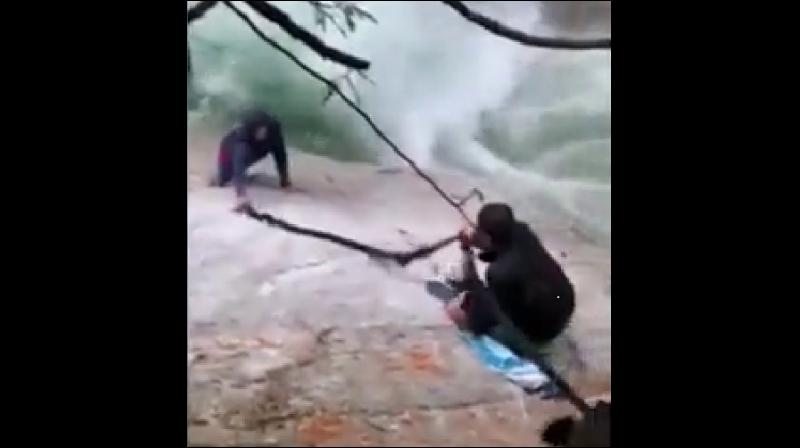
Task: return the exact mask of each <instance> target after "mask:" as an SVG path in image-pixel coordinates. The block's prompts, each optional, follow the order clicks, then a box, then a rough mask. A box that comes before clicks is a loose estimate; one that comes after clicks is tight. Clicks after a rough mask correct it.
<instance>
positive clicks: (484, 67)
mask: <svg viewBox="0 0 800 448" xmlns="http://www.w3.org/2000/svg"><path fill="white" fill-rule="evenodd" d="M274 3H275V4H276V5H277V6H278V7H280V8H281V9H283V10H284V11H286V12H287V13H289V14H290V15H291V16H292V18H293V19H294V20H295V21H297V22H298V23H300V24H301V25H303V26H304V27H306V28H307V29H309V30H312V31H314V32H315V33H316V34H318V35H320V36H321V37H323V38H324V40H325V41H326V42H327V43H328V44H330V45H332V46H335V47H337V48H340V49H342V50H344V51H347V52H349V53H352V54H355V55H357V56H360V57H363V58H365V59H368V60H370V61H371V62H372V66H371V68H370V69H369V71H368V75H369V77H370V78H371V79H372V80H373V81H374V82H375V85H372V84H370V83H369V82H366V81H365V80H363V79H361V78H359V77H357V76H354V77H353V80H354V82H355V83H356V86H357V88H358V92H359V96H360V99H361V105H362V108H363V109H364V110H365V111H367V113H369V114H370V115H372V116H373V118H374V119H375V121H376V123H377V124H378V126H379V127H381V128H382V129H383V130H384V131H385V132H386V133H387V135H389V136H390V138H392V139H393V140H394V141H395V142H396V143H397V144H398V145H399V146H400V147H401V148H402V149H403V151H404V152H406V153H407V154H408V155H409V156H411V157H412V158H414V160H416V161H417V162H418V163H420V164H421V165H423V166H425V167H430V168H446V169H458V170H463V171H467V172H469V173H472V174H474V175H476V176H487V177H491V179H492V183H493V184H494V185H495V186H496V187H497V188H498V189H499V190H500V191H502V192H504V193H505V194H506V195H507V196H508V198H509V201H510V202H512V203H514V204H515V205H517V206H519V207H520V209H521V210H522V211H523V213H522V214H523V216H524V217H526V218H529V219H532V220H534V221H535V220H536V219H538V218H539V217H544V216H547V217H548V218H551V219H552V218H553V216H558V219H560V220H561V221H563V223H564V225H570V226H576V227H579V228H580V229H581V231H582V232H583V233H585V234H587V235H589V236H591V237H592V238H594V239H595V240H597V241H598V242H603V243H608V242H609V241H610V230H611V229H610V197H611V180H610V169H611V138H610V117H611V52H610V51H604V50H600V51H568V50H547V49H538V48H532V47H526V46H522V45H519V44H516V43H514V42H511V41H508V40H506V39H502V38H500V37H497V36H495V35H492V34H490V33H488V32H486V31H485V30H483V29H482V28H480V27H478V26H477V25H474V24H472V23H469V22H467V21H465V20H464V19H463V18H462V17H460V16H459V15H458V14H457V13H455V12H454V11H453V10H451V9H450V8H448V7H447V6H445V5H443V4H440V3H438V2H361V5H362V7H364V8H365V9H367V10H369V11H370V12H371V13H372V15H374V16H375V17H376V18H377V20H378V24H373V23H372V22H369V21H360V22H358V24H357V29H356V32H355V33H353V34H351V35H349V36H348V37H347V38H344V37H342V36H341V35H340V34H339V32H338V31H336V29H335V28H332V27H328V29H327V32H326V33H323V32H322V30H321V29H319V27H317V26H315V24H314V14H313V9H312V8H311V6H309V5H308V4H307V3H305V2H274ZM469 5H470V6H471V7H473V8H475V9H476V10H479V11H481V12H483V13H485V14H487V15H489V16H491V17H494V18H496V19H498V20H500V21H502V22H504V23H506V24H508V25H509V26H513V27H515V28H519V29H524V30H527V31H530V32H535V33H536V34H539V35H563V34H564V33H563V31H564V30H563V29H558V27H556V26H554V25H553V24H552V23H548V20H547V19H548V17H552V16H554V14H553V11H551V10H552V9H553V6H552V5H550V6H546V7H545V8H540V5H538V4H537V2H469ZM242 9H246V7H245V6H243V7H242ZM556 9H558V8H556ZM562 9H563V8H562ZM559 11H560V12H559V14H562V15H563V14H564V12H563V10H559ZM255 21H256V23H257V24H259V26H260V27H261V29H262V30H263V31H264V32H265V33H266V34H268V35H270V36H271V37H273V38H275V39H276V40H277V41H278V42H280V43H281V44H282V45H284V46H285V47H286V48H288V49H290V50H291V51H293V52H294V53H295V54H296V55H297V56H299V57H300V58H301V59H302V60H303V61H305V62H306V63H307V64H309V65H310V66H311V67H313V68H315V69H316V70H318V71H319V72H321V73H322V74H324V75H326V76H328V77H329V78H335V77H336V76H339V75H341V74H342V73H343V72H344V69H343V68H342V67H341V66H338V65H336V64H333V63H330V62H326V61H324V60H322V59H321V58H320V57H319V56H317V55H316V54H314V53H312V52H311V51H310V50H308V49H307V48H306V47H305V46H303V45H302V44H300V43H299V42H297V41H294V40H292V39H291V38H290V37H288V36H286V35H285V33H283V32H282V31H281V30H280V29H278V28H277V27H276V26H274V25H272V24H271V23H269V22H266V21H264V20H262V19H260V18H256V19H255ZM595 28H596V27H595ZM189 36H190V39H189V41H190V45H191V50H192V62H193V64H194V75H195V77H194V82H195V85H194V87H195V89H196V91H197V92H198V98H197V102H196V104H195V105H194V107H193V108H192V109H191V110H190V111H189V121H190V126H214V127H222V126H225V125H227V124H228V123H229V122H230V120H231V117H232V116H233V113H234V111H236V110H237V109H239V108H241V107H246V106H250V105H257V106H260V107H264V108H266V109H268V110H270V111H271V112H272V113H274V114H275V115H277V116H278V117H279V118H280V119H281V121H282V122H283V124H284V126H285V128H286V134H287V138H288V140H289V145H291V146H293V147H296V148H300V149H302V150H305V151H309V152H313V153H317V154H324V155H328V156H331V157H334V158H338V159H342V160H371V161H375V162H379V163H383V164H392V165H394V164H397V165H399V164H400V163H402V162H401V161H399V160H398V159H397V158H396V156H395V155H394V154H393V153H392V152H391V151H390V150H389V148H387V147H386V146H385V144H384V143H382V142H381V141H379V140H378V139H377V137H375V136H374V134H372V131H371V130H370V129H369V127H368V126H367V125H366V124H365V123H364V122H363V121H362V120H361V119H360V117H358V116H357V115H356V114H355V113H353V112H352V111H350V110H349V109H348V108H347V106H346V105H344V104H343V103H342V102H341V101H340V100H338V99H336V98H332V99H331V100H330V101H328V103H327V104H325V105H323V104H322V99H323V98H324V96H325V94H326V89H325V87H324V86H323V85H322V84H321V83H319V82H318V81H316V80H314V79H313V78H311V77H310V76H308V75H307V74H306V73H304V72H303V71H301V70H300V69H299V68H297V67H296V66H295V65H294V64H293V63H292V62H291V61H289V60H288V59H286V58H285V57H284V56H283V55H281V54H279V53H278V52H276V51H275V50H273V49H272V48H271V47H269V46H268V45H266V44H265V43H264V42H262V41H261V40H259V39H258V37H257V36H255V35H254V34H253V33H252V31H251V30H250V29H248V28H247V27H246V26H245V25H244V24H243V23H242V22H241V21H240V20H239V19H238V18H236V17H235V16H234V15H233V14H232V13H231V12H230V11H229V10H227V9H226V8H224V7H222V6H218V7H216V8H214V9H213V10H212V11H210V12H209V13H208V14H207V15H206V17H205V18H203V19H202V20H200V21H197V22H195V23H194V24H193V25H192V27H191V29H190V33H189ZM345 92H346V93H348V92H349V91H348V90H347V89H345ZM432 194H433V193H432ZM534 225H535V223H534Z"/></svg>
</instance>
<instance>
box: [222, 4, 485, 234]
mask: <svg viewBox="0 0 800 448" xmlns="http://www.w3.org/2000/svg"><path fill="white" fill-rule="evenodd" d="M224 3H225V6H227V7H228V8H230V9H231V10H232V11H233V12H234V13H235V14H236V15H237V16H239V18H240V19H242V20H243V21H244V22H245V23H246V24H247V26H249V27H250V29H252V30H253V32H254V33H256V35H258V37H260V38H261V39H262V40H264V41H265V42H267V43H268V44H269V45H271V46H272V47H273V48H275V49H276V50H278V51H280V52H281V53H283V54H284V56H286V57H287V58H289V59H291V60H292V62H294V63H295V64H297V65H298V66H299V67H300V68H302V69H303V70H304V71H305V72H306V73H308V74H309V75H311V76H312V77H314V78H315V79H316V80H318V81H319V82H321V83H323V84H325V85H326V86H328V88H329V89H331V90H333V91H334V92H336V94H337V95H339V97H340V98H341V99H342V101H344V102H345V103H346V104H347V105H348V106H350V108H351V109H353V110H354V111H355V112H356V113H357V114H358V115H359V116H361V118H363V119H364V121H366V122H367V124H368V125H369V127H370V128H372V131H373V132H375V134H376V135H377V136H378V137H379V138H380V139H381V140H383V142H384V143H386V144H387V145H389V147H390V148H392V151H394V153H395V154H397V156H398V157H400V158H401V159H403V160H404V161H405V162H406V163H407V164H408V165H409V166H410V167H411V169H412V170H414V172H415V173H416V174H417V175H418V176H419V177H421V178H422V179H424V180H425V181H426V182H428V184H430V186H431V187H433V189H434V190H435V191H436V192H437V193H439V195H440V196H441V197H442V198H443V199H444V200H445V201H446V202H447V203H448V204H450V205H451V206H452V207H454V208H455V209H456V210H458V212H459V213H460V214H461V216H462V217H463V218H464V219H465V220H466V221H467V222H468V223H469V224H470V225H472V226H473V227H474V224H473V223H472V220H470V219H469V217H468V216H467V214H466V213H465V212H464V210H463V209H462V208H461V206H460V205H458V203H456V202H455V201H454V200H453V199H452V198H450V196H449V195H448V194H447V193H445V192H444V190H442V189H441V187H439V185H438V184H437V183H436V182H435V181H434V180H433V179H432V178H431V177H430V176H428V175H427V174H425V173H424V172H423V171H422V170H421V169H420V168H419V166H417V164H416V163H415V162H414V161H413V160H411V159H410V158H409V157H408V156H407V155H405V154H404V153H403V151H401V150H400V148H398V147H397V145H396V144H394V142H392V141H391V140H390V139H389V137H387V136H386V134H384V133H383V131H381V130H380V128H378V126H377V125H376V124H375V122H374V121H372V118H370V116H369V115H367V113H366V112H364V111H363V110H361V108H360V107H358V106H357V105H356V104H355V103H353V101H352V100H350V98H348V97H347V96H346V95H345V94H344V93H342V91H341V90H340V89H339V87H338V86H336V84H334V83H333V82H331V81H330V80H328V79H326V78H325V77H324V76H322V75H320V74H319V73H317V72H316V71H314V70H313V69H312V68H311V67H309V66H308V65H306V64H305V63H303V61H301V60H300V59H298V58H297V56H295V55H294V54H292V53H291V52H290V51H289V50H287V49H285V48H283V47H282V46H281V45H280V44H278V43H277V42H276V41H275V40H273V39H271V38H270V37H268V36H267V35H265V34H264V33H263V32H262V31H261V30H260V29H259V28H258V27H257V26H256V24H255V23H253V21H252V20H250V18H249V17H247V15H245V14H244V13H243V12H242V11H240V10H239V9H238V8H236V6H234V5H233V4H232V2H229V1H226V2H224Z"/></svg>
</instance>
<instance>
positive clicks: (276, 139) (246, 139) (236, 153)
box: [211, 110, 291, 209]
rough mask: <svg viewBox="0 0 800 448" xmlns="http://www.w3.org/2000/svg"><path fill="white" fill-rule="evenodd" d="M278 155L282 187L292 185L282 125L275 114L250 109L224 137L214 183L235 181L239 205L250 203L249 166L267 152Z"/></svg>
mask: <svg viewBox="0 0 800 448" xmlns="http://www.w3.org/2000/svg"><path fill="white" fill-rule="evenodd" d="M269 154H272V156H273V157H274V158H275V167H276V168H277V171H278V178H279V179H280V186H281V188H288V187H290V186H291V181H290V180H289V167H288V161H287V157H286V145H285V143H284V140H283V133H282V132H281V125H280V123H279V122H278V120H277V119H275V117H273V116H271V115H269V114H267V113H266V112H263V111H260V110H257V111H251V112H249V113H247V114H246V115H245V117H244V120H242V122H241V124H239V125H237V126H236V127H235V128H233V129H232V130H231V131H230V132H228V134H227V135H225V137H224V138H223V139H222V142H221V143H220V148H219V156H218V158H217V173H216V175H215V176H214V177H213V178H212V180H211V185H212V186H217V187H224V186H226V185H228V184H230V183H233V186H234V189H235V190H236V198H237V209H239V208H241V207H243V206H244V205H246V204H248V203H249V200H248V196H247V169H248V168H249V167H250V166H252V165H253V164H255V163H256V162H258V161H260V160H261V159H263V158H264V157H266V156H267V155H269Z"/></svg>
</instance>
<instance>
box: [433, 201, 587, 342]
mask: <svg viewBox="0 0 800 448" xmlns="http://www.w3.org/2000/svg"><path fill="white" fill-rule="evenodd" d="M461 247H462V250H463V254H464V255H463V257H464V261H463V263H464V266H463V277H464V278H463V281H462V282H461V284H460V285H459V286H460V287H461V289H462V290H465V291H466V293H465V294H464V295H463V296H462V300H460V301H453V302H452V303H450V304H449V305H448V308H447V311H448V314H449V315H450V317H451V318H452V319H453V321H454V322H456V323H457V324H458V325H459V326H461V327H462V328H464V329H466V330H468V331H470V332H472V333H474V334H475V335H478V336H480V335H484V334H485V335H489V336H491V337H492V338H494V339H495V340H497V341H498V342H500V343H502V344H504V345H506V346H507V347H509V349H511V350H512V351H514V352H515V353H517V354H518V355H520V356H523V357H526V356H528V355H529V354H530V353H531V350H536V347H538V346H540V345H541V344H542V343H546V342H549V341H551V340H553V339H554V338H556V337H557V336H558V335H559V334H561V332H562V331H563V330H564V329H565V328H566V326H567V325H568V324H569V321H570V319H571V317H572V313H573V311H574V310H575V293H574V290H573V287H572V284H571V283H570V281H569V279H568V278H567V276H566V275H565V274H564V272H563V270H562V269H561V267H560V266H559V265H558V263H557V262H556V261H555V260H554V259H553V257H551V256H550V254H549V253H548V252H547V250H546V249H545V248H544V246H543V245H542V243H541V242H540V241H539V239H538V238H537V236H536V235H535V234H534V233H533V231H532V230H531V229H530V228H529V227H528V225H527V224H525V223H522V222H519V221H517V220H516V219H515V218H514V214H513V212H512V210H511V207H509V206H508V205H506V204H487V205H485V206H484V207H483V208H482V209H481V211H480V212H479V214H478V224H477V229H476V231H475V232H474V233H473V232H468V231H462V233H461ZM472 247H476V248H478V249H479V250H481V253H480V255H479V257H480V258H481V260H483V261H486V262H488V263H489V267H488V269H487V271H486V284H484V283H483V282H482V281H481V280H480V278H479V277H478V275H477V272H476V270H475V262H474V259H473V256H472V250H471V248H472Z"/></svg>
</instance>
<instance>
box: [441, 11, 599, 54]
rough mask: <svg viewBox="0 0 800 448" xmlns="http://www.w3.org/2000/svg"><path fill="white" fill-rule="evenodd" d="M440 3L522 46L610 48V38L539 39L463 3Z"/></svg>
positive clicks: (585, 48)
mask: <svg viewBox="0 0 800 448" xmlns="http://www.w3.org/2000/svg"><path fill="white" fill-rule="evenodd" d="M442 3H444V4H445V5H447V6H449V7H451V8H453V9H455V10H456V11H457V12H458V13H459V14H461V16H462V17H464V18H465V19H467V20H468V21H470V22H472V23H475V24H478V25H480V26H481V27H483V28H485V29H486V30H487V31H489V32H490V33H493V34H496V35H498V36H502V37H505V38H507V39H511V40H513V41H515V42H519V43H521V44H523V45H530V46H534V47H543V48H559V49H565V50H594V49H602V48H609V49H610V48H611V38H608V39H593V40H577V39H560V38H555V37H540V36H532V35H530V34H525V33H523V32H522V31H518V30H515V29H512V28H509V27H507V26H505V25H503V24H502V23H500V22H498V21H496V20H494V19H491V18H489V17H486V16H484V15H482V14H479V13H477V12H475V11H473V10H471V9H469V8H468V7H467V5H465V4H464V3H463V2H459V1H450V0H443V1H442Z"/></svg>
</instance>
